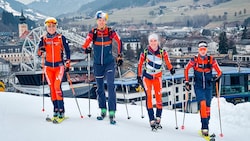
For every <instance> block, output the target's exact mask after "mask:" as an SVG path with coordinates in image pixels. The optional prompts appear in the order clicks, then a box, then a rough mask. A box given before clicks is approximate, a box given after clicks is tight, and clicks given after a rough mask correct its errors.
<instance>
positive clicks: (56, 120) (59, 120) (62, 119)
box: [45, 117, 69, 124]
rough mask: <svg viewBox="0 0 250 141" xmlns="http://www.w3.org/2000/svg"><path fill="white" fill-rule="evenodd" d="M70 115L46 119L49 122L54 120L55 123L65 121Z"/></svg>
mask: <svg viewBox="0 0 250 141" xmlns="http://www.w3.org/2000/svg"><path fill="white" fill-rule="evenodd" d="M68 118H69V117H64V118H58V117H52V118H50V117H46V119H45V120H46V121H47V122H52V123H55V124H59V123H61V122H63V121H64V120H65V119H68Z"/></svg>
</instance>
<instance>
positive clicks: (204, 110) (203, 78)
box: [184, 41, 222, 136]
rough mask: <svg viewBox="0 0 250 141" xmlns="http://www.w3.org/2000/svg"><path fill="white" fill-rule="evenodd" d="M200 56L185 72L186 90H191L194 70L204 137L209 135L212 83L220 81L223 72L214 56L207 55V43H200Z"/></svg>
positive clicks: (191, 61) (195, 58)
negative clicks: (190, 75)
mask: <svg viewBox="0 0 250 141" xmlns="http://www.w3.org/2000/svg"><path fill="white" fill-rule="evenodd" d="M198 52H199V53H198V55H196V56H195V57H194V58H191V60H190V61H189V62H188V64H187V65H186V67H185V70H184V77H185V88H186V90H190V88H191V86H190V84H189V77H188V72H189V69H190V68H193V70H194V91H195V95H196V99H197V100H198V102H199V106H200V107H199V108H200V117H201V133H202V135H203V136H208V135H209V128H208V125H209V119H210V105H211V99H212V82H213V81H219V79H220V77H221V75H222V72H221V70H220V68H219V65H218V63H217V61H216V60H215V59H214V58H213V56H209V55H207V42H205V41H200V42H199V43H198ZM213 68H214V69H215V71H216V72H217V75H216V77H215V78H214V77H213V76H212V70H213Z"/></svg>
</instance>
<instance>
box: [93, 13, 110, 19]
mask: <svg viewBox="0 0 250 141" xmlns="http://www.w3.org/2000/svg"><path fill="white" fill-rule="evenodd" d="M95 18H96V19H105V20H106V21H107V20H108V14H107V13H105V12H102V11H97V12H96V14H95Z"/></svg>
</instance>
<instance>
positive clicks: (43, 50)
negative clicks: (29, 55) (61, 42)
mask: <svg viewBox="0 0 250 141" xmlns="http://www.w3.org/2000/svg"><path fill="white" fill-rule="evenodd" d="M44 52H46V50H45V48H44V47H41V48H39V49H38V52H37V54H38V56H41V55H42V54H43V53H44Z"/></svg>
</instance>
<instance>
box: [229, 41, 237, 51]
mask: <svg viewBox="0 0 250 141" xmlns="http://www.w3.org/2000/svg"><path fill="white" fill-rule="evenodd" d="M228 46H229V47H228V48H229V49H232V50H233V54H237V50H236V45H235V42H234V40H233V39H230V40H229V41H228Z"/></svg>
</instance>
